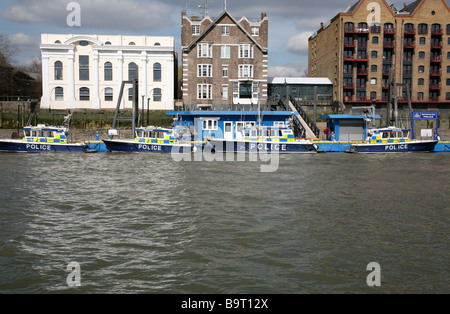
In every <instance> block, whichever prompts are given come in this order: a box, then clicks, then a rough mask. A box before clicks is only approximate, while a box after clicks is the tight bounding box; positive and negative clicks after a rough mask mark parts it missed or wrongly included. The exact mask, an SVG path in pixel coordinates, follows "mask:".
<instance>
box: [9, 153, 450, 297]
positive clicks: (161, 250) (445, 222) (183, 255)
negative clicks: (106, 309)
mask: <svg viewBox="0 0 450 314" xmlns="http://www.w3.org/2000/svg"><path fill="white" fill-rule="evenodd" d="M262 163H263V162H262V161H228V162H225V161H214V162H210V161H190V162H189V161H182V162H178V161H174V160H173V159H172V158H171V156H170V155H167V154H166V155H158V154H121V153H117V154H116V153H97V154H63V153H61V154H54V153H50V154H44V153H43V154H0V216H1V220H0V223H1V228H0V292H1V293H72V292H76V293H168V294H169V293H170V294H184V293H187V294H190V293H195V294H197V293H202V294H203V293H213V294H216V293H217V294H234V293H238V294H240V293H249V294H260V293H261V294H263V293H267V294H272V293H277V294H304V293H307V294H309V293H449V292H450V281H449V271H450V265H449V263H448V261H449V260H450V254H449V252H450V251H449V235H450V231H449V230H450V228H449V216H450V215H449V214H450V212H449V209H450V193H449V192H450V189H449V178H450V154H446V153H433V154H392V155H352V154H345V153H329V154H315V155H285V156H280V160H279V166H278V169H277V170H276V171H274V172H261V164H262ZM72 262H75V263H76V264H77V265H79V268H78V271H77V275H79V276H78V277H73V278H72V279H74V280H75V279H77V278H78V283H79V286H78V287H70V286H69V285H68V282H67V279H68V277H69V276H70V275H71V274H72V273H71V270H74V269H75V268H69V269H68V268H67V266H68V265H69V263H72ZM371 262H376V263H378V265H379V266H380V269H379V270H380V271H379V272H378V274H380V275H381V279H380V283H381V285H380V286H369V285H368V284H367V277H368V276H369V275H370V274H371V271H370V270H371V269H369V270H367V265H368V264H369V263H371ZM379 278H380V277H379Z"/></svg>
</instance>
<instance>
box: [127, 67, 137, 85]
mask: <svg viewBox="0 0 450 314" xmlns="http://www.w3.org/2000/svg"><path fill="white" fill-rule="evenodd" d="M136 70H137V66H136V63H134V62H131V63H130V64H128V80H129V81H132V80H134V79H136V78H137V76H136V75H137V71H136Z"/></svg>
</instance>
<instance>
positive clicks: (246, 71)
mask: <svg viewBox="0 0 450 314" xmlns="http://www.w3.org/2000/svg"><path fill="white" fill-rule="evenodd" d="M238 73H239V74H238V75H239V77H240V78H242V77H245V78H253V65H252V64H240V65H239V71H238Z"/></svg>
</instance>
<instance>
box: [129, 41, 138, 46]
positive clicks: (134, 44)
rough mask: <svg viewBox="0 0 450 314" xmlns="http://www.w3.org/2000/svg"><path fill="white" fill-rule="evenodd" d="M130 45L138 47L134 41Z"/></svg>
mask: <svg viewBox="0 0 450 314" xmlns="http://www.w3.org/2000/svg"><path fill="white" fill-rule="evenodd" d="M128 45H129V46H136V43H135V42H134V41H130V43H129V44H128Z"/></svg>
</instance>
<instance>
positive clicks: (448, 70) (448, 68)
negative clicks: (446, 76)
mask: <svg viewBox="0 0 450 314" xmlns="http://www.w3.org/2000/svg"><path fill="white" fill-rule="evenodd" d="M447 73H450V65H449V66H447Z"/></svg>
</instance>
